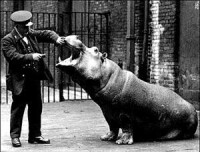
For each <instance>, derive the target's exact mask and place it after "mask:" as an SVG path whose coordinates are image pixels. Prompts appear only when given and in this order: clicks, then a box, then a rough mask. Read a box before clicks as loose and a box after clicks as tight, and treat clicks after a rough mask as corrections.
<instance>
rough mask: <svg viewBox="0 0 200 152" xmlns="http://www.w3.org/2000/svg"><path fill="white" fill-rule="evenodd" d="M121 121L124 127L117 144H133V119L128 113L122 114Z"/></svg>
mask: <svg viewBox="0 0 200 152" xmlns="http://www.w3.org/2000/svg"><path fill="white" fill-rule="evenodd" d="M119 117H120V123H121V128H122V135H121V137H120V138H119V139H118V140H117V141H116V143H117V144H133V142H134V141H133V130H132V128H133V127H132V125H131V119H130V117H129V116H128V115H127V114H124V113H121V114H120V116H119Z"/></svg>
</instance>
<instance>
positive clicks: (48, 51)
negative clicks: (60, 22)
mask: <svg viewBox="0 0 200 152" xmlns="http://www.w3.org/2000/svg"><path fill="white" fill-rule="evenodd" d="M47 15H48V16H47V17H48V18H47V19H48V28H50V27H51V23H50V15H51V14H47ZM50 49H51V48H50V44H49V43H48V50H47V54H48V59H47V63H48V68H49V69H50V62H51V60H50ZM47 87H48V103H49V102H50V88H49V81H48V82H47Z"/></svg>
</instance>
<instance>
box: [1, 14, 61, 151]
mask: <svg viewBox="0 0 200 152" xmlns="http://www.w3.org/2000/svg"><path fill="white" fill-rule="evenodd" d="M10 18H11V20H12V21H13V22H14V23H15V26H14V29H13V30H12V31H11V32H10V33H9V34H7V35H6V36H5V37H4V38H3V39H2V51H3V53H4V56H5V58H6V60H7V61H8V63H9V70H8V75H7V88H8V90H11V91H12V98H13V102H12V105H11V118H10V137H11V141H12V145H13V147H20V146H21V142H20V139H19V138H20V135H21V128H22V120H23V114H24V110H25V107H26V105H28V120H29V135H28V142H29V143H36V144H50V140H49V139H45V138H43V137H42V136H41V113H42V99H41V91H40V80H50V81H52V80H53V77H52V75H51V73H50V71H49V69H48V68H47V66H46V64H45V63H44V61H43V57H44V56H45V54H42V53H41V52H40V49H39V46H38V42H49V43H55V44H58V45H62V44H64V39H62V38H61V37H60V36H59V35H57V34H56V33H55V32H54V31H50V30H33V29H30V26H31V25H32V24H33V23H32V22H31V21H30V19H31V18H32V13H31V12H29V11H25V10H20V11H16V12H14V13H12V14H11V16H10Z"/></svg>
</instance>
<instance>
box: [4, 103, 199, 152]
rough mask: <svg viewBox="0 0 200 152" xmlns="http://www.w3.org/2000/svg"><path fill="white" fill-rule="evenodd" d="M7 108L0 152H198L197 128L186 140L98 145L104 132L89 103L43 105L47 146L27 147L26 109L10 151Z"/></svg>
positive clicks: (98, 115)
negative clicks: (17, 141)
mask: <svg viewBox="0 0 200 152" xmlns="http://www.w3.org/2000/svg"><path fill="white" fill-rule="evenodd" d="M9 121H10V104H1V152H14V151H15V152H35V151H37V152H79V151H80V152H199V127H198V129H197V131H196V133H195V137H194V138H192V139H188V140H177V141H162V142H138V143H134V144H133V145H116V144H115V143H114V142H107V141H101V140H100V136H101V135H103V134H105V133H106V132H107V131H108V129H109V128H108V125H107V123H106V121H105V119H104V117H103V114H102V112H101V110H100V108H99V107H98V105H96V104H95V103H94V102H93V101H92V100H86V101H65V102H57V103H44V104H43V114H42V133H43V136H44V137H45V138H50V139H51V144H50V145H35V144H28V141H27V138H28V119H27V108H26V111H25V113H24V119H23V127H22V135H21V138H20V139H21V143H22V147H19V148H13V147H12V145H11V141H10V136H9V129H10V127H9Z"/></svg>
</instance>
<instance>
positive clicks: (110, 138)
mask: <svg viewBox="0 0 200 152" xmlns="http://www.w3.org/2000/svg"><path fill="white" fill-rule="evenodd" d="M117 136H118V131H114V130H110V132H108V133H107V134H105V135H103V136H101V140H103V141H115V140H116V139H117Z"/></svg>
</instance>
